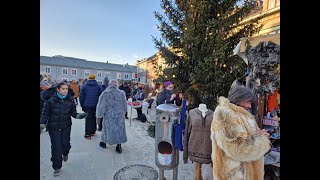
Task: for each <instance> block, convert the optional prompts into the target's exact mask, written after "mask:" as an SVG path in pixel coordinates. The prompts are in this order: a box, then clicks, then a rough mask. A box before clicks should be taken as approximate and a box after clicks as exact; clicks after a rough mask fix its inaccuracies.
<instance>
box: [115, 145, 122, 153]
mask: <svg viewBox="0 0 320 180" xmlns="http://www.w3.org/2000/svg"><path fill="white" fill-rule="evenodd" d="M116 151H117V152H118V153H119V154H121V153H122V148H121V144H117V147H116Z"/></svg>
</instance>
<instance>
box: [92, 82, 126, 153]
mask: <svg viewBox="0 0 320 180" xmlns="http://www.w3.org/2000/svg"><path fill="white" fill-rule="evenodd" d="M126 112H127V99H126V95H125V93H124V91H122V90H119V89H118V81H117V80H111V81H110V82H109V86H108V88H107V89H106V90H105V91H103V92H102V94H101V96H100V97H99V101H98V105H97V111H96V115H97V121H101V119H103V126H102V135H101V142H100V143H99V146H100V147H101V148H103V149H105V148H106V147H107V146H106V144H117V147H116V151H117V152H118V153H119V154H121V153H122V147H121V144H122V143H125V142H127V134H126V126H125V116H124V115H125V113H126Z"/></svg>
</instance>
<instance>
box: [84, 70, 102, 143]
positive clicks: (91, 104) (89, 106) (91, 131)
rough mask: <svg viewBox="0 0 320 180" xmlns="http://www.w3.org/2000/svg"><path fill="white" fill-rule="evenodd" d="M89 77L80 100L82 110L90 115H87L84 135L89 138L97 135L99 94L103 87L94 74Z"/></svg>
mask: <svg viewBox="0 0 320 180" xmlns="http://www.w3.org/2000/svg"><path fill="white" fill-rule="evenodd" d="M88 78H89V79H88V81H87V82H86V83H85V84H84V85H83V87H82V88H81V90H80V96H79V100H80V105H81V107H82V110H83V111H84V112H86V113H88V116H87V117H86V124H85V135H84V137H85V138H86V139H88V140H89V139H91V137H92V136H94V135H95V133H96V130H97V123H96V107H97V104H98V100H99V96H100V94H101V93H102V89H101V86H99V84H98V82H97V81H96V80H95V75H94V74H90V75H89V77H88Z"/></svg>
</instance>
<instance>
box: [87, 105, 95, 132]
mask: <svg viewBox="0 0 320 180" xmlns="http://www.w3.org/2000/svg"><path fill="white" fill-rule="evenodd" d="M84 112H86V113H88V116H87V117H86V124H85V135H89V136H91V135H92V134H94V133H96V130H97V122H96V108H87V107H85V108H84Z"/></svg>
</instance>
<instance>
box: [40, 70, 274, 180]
mask: <svg viewBox="0 0 320 180" xmlns="http://www.w3.org/2000/svg"><path fill="white" fill-rule="evenodd" d="M154 92H155V91H154ZM157 92H158V93H157V94H155V93H153V95H156V105H157V106H158V105H161V104H165V103H166V104H168V103H169V104H175V105H177V106H181V104H182V101H183V99H184V98H185V97H184V95H183V93H182V92H181V91H180V90H179V91H174V83H173V82H171V81H166V82H164V83H163V89H162V90H159V91H157ZM129 98H132V100H133V101H143V100H144V99H145V98H146V92H145V91H144V89H143V88H142V87H140V86H137V85H135V86H134V87H130V85H129V84H128V83H127V82H124V83H122V84H121V85H120V86H119V81H118V80H109V79H108V77H106V78H105V79H104V81H103V83H102V85H100V84H99V83H98V82H97V81H96V80H95V75H94V74H90V75H89V77H88V80H86V81H84V82H82V83H78V82H76V81H73V82H66V81H62V82H60V83H55V82H52V81H48V80H44V79H41V82H40V134H41V133H42V131H43V130H44V129H45V128H46V129H47V130H48V132H49V136H50V140H51V154H52V157H51V161H52V168H53V169H54V173H53V175H54V176H57V175H59V174H60V169H61V167H62V161H67V160H68V154H69V151H70V148H71V145H70V132H71V126H72V121H71V117H73V118H75V119H85V129H84V138H86V139H88V140H90V139H91V138H92V136H95V133H96V131H102V135H101V141H100V143H99V146H100V147H101V148H103V149H105V148H106V147H107V144H111V145H113V144H116V145H117V146H116V152H118V153H119V154H121V153H122V147H121V144H123V143H125V142H127V134H126V128H125V119H128V114H127V101H128V99H129ZM78 99H79V102H78ZM151 103H152V102H151ZM255 103H256V98H255V95H254V94H253V93H252V92H251V91H250V90H249V89H247V88H246V87H244V86H241V85H233V86H232V87H231V89H230V92H229V95H228V98H226V97H220V98H219V104H218V106H217V107H216V109H215V110H214V113H213V120H212V123H211V129H210V130H209V132H210V135H209V136H210V140H211V141H212V145H211V148H212V154H211V162H212V169H213V175H214V179H218V180H223V179H263V156H264V154H266V153H267V152H268V151H269V150H270V148H271V147H270V140H269V139H268V137H269V134H268V132H267V131H266V130H264V129H260V128H259V127H258V126H257V123H256V121H255V120H254V115H253V114H252V105H254V104H255ZM78 105H80V107H81V108H82V111H83V112H84V113H78V112H77V110H76V107H77V106H78ZM199 112H200V111H199ZM137 114H138V117H137V119H141V116H142V108H137ZM211 148H210V149H211Z"/></svg>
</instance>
